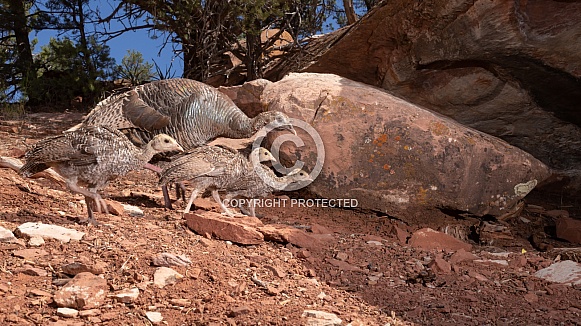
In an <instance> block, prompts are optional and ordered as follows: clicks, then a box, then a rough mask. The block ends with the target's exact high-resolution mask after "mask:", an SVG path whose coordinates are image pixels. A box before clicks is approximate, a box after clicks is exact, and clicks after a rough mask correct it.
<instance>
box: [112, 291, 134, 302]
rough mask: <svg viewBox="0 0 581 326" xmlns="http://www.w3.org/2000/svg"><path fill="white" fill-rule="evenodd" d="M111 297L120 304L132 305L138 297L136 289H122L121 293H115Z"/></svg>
mask: <svg viewBox="0 0 581 326" xmlns="http://www.w3.org/2000/svg"><path fill="white" fill-rule="evenodd" d="M113 297H114V298H115V299H116V300H117V301H119V302H122V303H132V302H135V301H136V300H137V298H138V297H139V289H138V288H136V287H135V288H131V289H124V290H121V291H117V292H115V294H114V295H113Z"/></svg>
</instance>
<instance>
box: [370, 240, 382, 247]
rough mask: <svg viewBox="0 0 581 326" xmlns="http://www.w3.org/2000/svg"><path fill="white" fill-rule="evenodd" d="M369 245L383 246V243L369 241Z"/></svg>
mask: <svg viewBox="0 0 581 326" xmlns="http://www.w3.org/2000/svg"><path fill="white" fill-rule="evenodd" d="M367 244H368V245H372V246H378V247H380V246H383V243H382V242H381V241H375V240H369V241H367Z"/></svg>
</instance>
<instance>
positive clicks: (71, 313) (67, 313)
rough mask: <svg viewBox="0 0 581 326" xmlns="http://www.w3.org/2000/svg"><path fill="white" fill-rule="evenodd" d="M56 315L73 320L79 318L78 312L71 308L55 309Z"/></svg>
mask: <svg viewBox="0 0 581 326" xmlns="http://www.w3.org/2000/svg"><path fill="white" fill-rule="evenodd" d="M56 314H57V316H60V317H65V318H75V317H77V316H79V311H78V310H76V309H71V308H57V310H56Z"/></svg>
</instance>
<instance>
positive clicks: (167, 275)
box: [153, 267, 184, 288]
mask: <svg viewBox="0 0 581 326" xmlns="http://www.w3.org/2000/svg"><path fill="white" fill-rule="evenodd" d="M183 277H184V276H183V275H182V274H180V273H178V272H176V271H174V270H173V269H171V268H169V267H158V268H157V269H156V270H155V273H154V274H153V284H154V285H155V286H157V287H159V288H163V287H165V286H166V285H170V284H175V283H177V281H178V280H180V279H182V278H183Z"/></svg>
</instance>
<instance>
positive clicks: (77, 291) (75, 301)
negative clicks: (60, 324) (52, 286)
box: [54, 272, 109, 309]
mask: <svg viewBox="0 0 581 326" xmlns="http://www.w3.org/2000/svg"><path fill="white" fill-rule="evenodd" d="M108 290H109V286H108V285H107V281H106V280H105V279H104V278H102V277H99V276H95V275H93V274H91V273H88V272H83V273H79V274H77V275H76V276H75V277H74V278H73V279H72V280H70V281H69V282H68V283H67V284H66V285H65V286H63V287H62V288H61V289H60V290H58V291H57V292H56V293H55V294H54V301H55V302H56V304H57V306H59V307H65V308H74V309H92V308H98V307H100V306H101V305H102V304H103V302H104V300H105V299H106V297H107V293H108Z"/></svg>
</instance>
